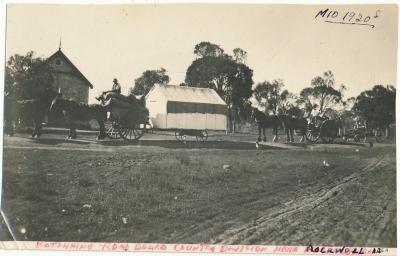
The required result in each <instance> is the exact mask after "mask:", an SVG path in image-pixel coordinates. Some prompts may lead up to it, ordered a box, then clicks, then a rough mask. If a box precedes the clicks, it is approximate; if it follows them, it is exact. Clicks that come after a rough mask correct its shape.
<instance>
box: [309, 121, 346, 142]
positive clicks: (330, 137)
mask: <svg viewBox="0 0 400 256" xmlns="http://www.w3.org/2000/svg"><path fill="white" fill-rule="evenodd" d="M338 132H339V127H338V124H337V122H336V121H335V120H329V119H328V120H317V119H315V118H314V119H312V120H311V122H310V123H309V124H308V128H307V132H306V134H305V135H306V139H307V140H308V141H309V142H312V143H315V142H317V141H318V140H319V139H321V140H322V141H323V142H324V143H332V142H334V140H335V139H336V137H337V135H338Z"/></svg>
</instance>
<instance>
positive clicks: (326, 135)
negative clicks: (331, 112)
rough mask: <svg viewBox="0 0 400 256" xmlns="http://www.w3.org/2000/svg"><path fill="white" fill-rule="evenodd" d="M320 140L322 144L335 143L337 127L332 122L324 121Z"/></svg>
mask: <svg viewBox="0 0 400 256" xmlns="http://www.w3.org/2000/svg"><path fill="white" fill-rule="evenodd" d="M320 132H321V133H320V134H321V135H320V137H321V140H322V141H323V142H324V143H332V142H333V141H335V139H336V137H337V134H338V127H337V125H336V122H335V121H333V120H326V121H324V122H323V123H322V125H321V131H320Z"/></svg>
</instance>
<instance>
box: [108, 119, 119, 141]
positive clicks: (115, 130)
mask: <svg viewBox="0 0 400 256" xmlns="http://www.w3.org/2000/svg"><path fill="white" fill-rule="evenodd" d="M105 127H106V135H107V137H108V138H110V139H119V138H121V135H120V133H119V125H118V124H117V123H116V122H106V123H105Z"/></svg>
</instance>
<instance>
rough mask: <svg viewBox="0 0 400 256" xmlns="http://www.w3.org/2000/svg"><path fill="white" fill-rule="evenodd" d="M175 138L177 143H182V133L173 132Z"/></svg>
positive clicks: (183, 138) (183, 137) (183, 136)
mask: <svg viewBox="0 0 400 256" xmlns="http://www.w3.org/2000/svg"><path fill="white" fill-rule="evenodd" d="M175 138H176V140H177V141H184V140H185V135H184V134H183V131H175Z"/></svg>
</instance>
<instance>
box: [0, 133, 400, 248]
mask: <svg viewBox="0 0 400 256" xmlns="http://www.w3.org/2000/svg"><path fill="white" fill-rule="evenodd" d="M220 140H221V139H220V138H216V139H215V140H214V141H211V142H209V143H208V144H203V145H201V146H196V145H197V144H195V143H194V142H188V143H187V144H179V143H176V142H173V141H164V140H158V139H154V138H153V137H151V139H147V140H146V138H145V139H144V140H143V141H142V142H140V143H138V144H136V145H128V144H124V143H121V142H112V141H109V142H104V143H98V142H96V141H94V140H91V139H88V138H84V139H82V140H80V141H64V140H59V139H56V138H55V137H51V136H48V137H47V138H43V139H41V140H38V141H36V140H28V139H26V138H21V137H17V138H6V139H5V143H4V147H5V150H4V158H3V159H4V173H3V194H2V209H3V210H4V213H5V214H6V216H8V219H9V222H10V224H11V225H12V230H13V232H14V236H16V237H17V238H18V239H21V240H52V241H54V240H62V241H77V240H78V241H114V242H169V243H224V244H270V245H274V244H277V245H282V244H285V245H309V244H314V245H317V244H318V245H330V246H344V245H350V246H371V247H374V246H379V247H396V195H395V191H396V184H395V177H396V176H395V175H396V168H395V147H394V145H375V146H374V147H373V148H368V147H365V146H361V145H317V146H312V145H308V146H298V147H297V146H296V145H294V148H290V149H282V148H279V147H274V146H273V145H272V146H265V147H264V148H263V149H262V150H256V149H255V147H254V144H249V143H245V142H243V141H245V140H246V138H241V139H240V140H236V141H233V140H229V141H220ZM240 141H242V142H240ZM118 143H119V144H118ZM224 165H225V166H227V165H228V166H229V167H226V168H223V166H224ZM3 226H4V225H3ZM22 228H23V229H24V230H26V232H25V233H21V232H20V230H21V229H22ZM0 237H2V236H0Z"/></svg>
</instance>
